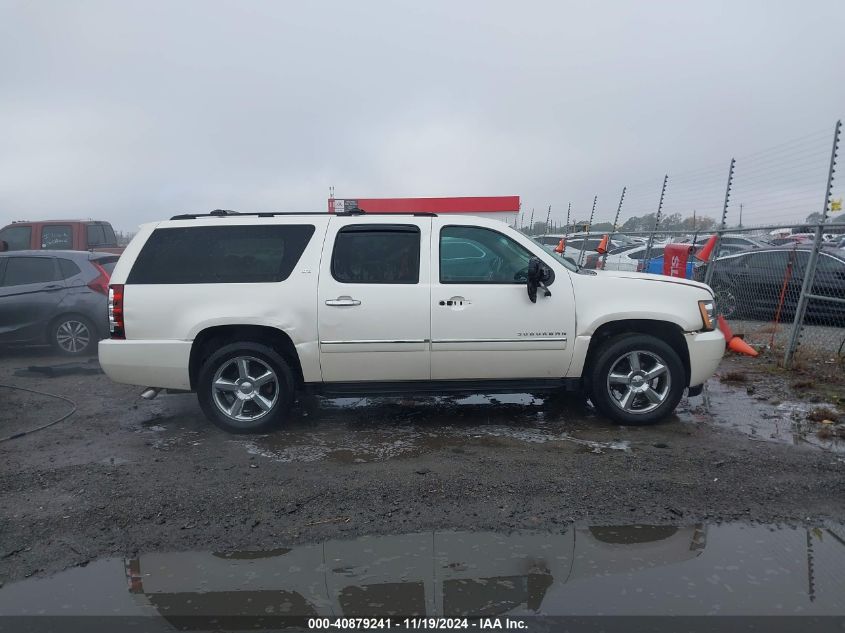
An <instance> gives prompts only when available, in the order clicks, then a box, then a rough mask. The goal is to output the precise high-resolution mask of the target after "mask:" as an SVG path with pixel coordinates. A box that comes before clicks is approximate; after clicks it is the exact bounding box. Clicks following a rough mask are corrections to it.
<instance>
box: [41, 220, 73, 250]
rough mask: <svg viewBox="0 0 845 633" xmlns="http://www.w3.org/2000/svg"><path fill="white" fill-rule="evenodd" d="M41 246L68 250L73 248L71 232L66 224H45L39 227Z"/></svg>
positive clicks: (48, 248) (49, 248)
mask: <svg viewBox="0 0 845 633" xmlns="http://www.w3.org/2000/svg"><path fill="white" fill-rule="evenodd" d="M41 248H43V249H47V250H68V249H72V248H73V232H72V230H71V227H70V225H68V224H47V225H45V226H43V227H41Z"/></svg>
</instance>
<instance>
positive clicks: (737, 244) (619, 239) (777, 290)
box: [535, 234, 845, 326]
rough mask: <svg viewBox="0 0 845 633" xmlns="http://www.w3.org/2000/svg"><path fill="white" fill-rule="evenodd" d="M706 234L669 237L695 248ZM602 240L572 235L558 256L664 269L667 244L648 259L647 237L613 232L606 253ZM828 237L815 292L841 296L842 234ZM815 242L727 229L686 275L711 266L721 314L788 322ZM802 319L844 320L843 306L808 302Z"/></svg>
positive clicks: (555, 239)
mask: <svg viewBox="0 0 845 633" xmlns="http://www.w3.org/2000/svg"><path fill="white" fill-rule="evenodd" d="M563 237H564V236H562V235H546V236H540V237H538V238H535V239H536V240H537V241H538V242H540V243H541V244H543V245H544V247H545V248H547V249H550V250H553V246H552V245H554V246H557V245H558V244H560V240H561V239H563ZM709 237H710V236H709V235H705V236H700V237H697V238H673V239H672V240H671V242H672V243H676V244H677V243H680V244H683V243H689V244H691V245H695V247H696V250H698V249H699V248H700V247H701V246H703V244H704V243H705V242H706V241H707V239H709ZM601 238H602V236H601V235H597V234H576V235H574V236H570V237H569V238H568V239H566V242H565V249H563V252H562V253H560V255H561V256H563V257H566V258H567V259H570V261H572V262H573V263H577V264H578V265H579V266H581V267H583V268H588V269H604V270H624V271H639V272H648V273H653V274H662V272H663V252H664V248H665V246H666V244H667V243H668V242H669V241H657V242H654V243H653V244H652V247H651V251H650V255H649V259H648V260H646V259H645V258H646V251H647V248H648V247H647V244H646V240H645V238H639V237H637V238H633V237H629V236H625V235H615V236H614V239H613V240H610V241H609V245H608V246H609V249H608V252H607V256H606V257H604V256H603V255H601V254H599V253H598V251H597V249H598V247H599V244H600V242H601ZM825 238H826V239H825V243H824V246H823V249H822V253H821V257H820V258H819V260H818V265H817V269H816V276H815V283H814V287H813V294H814V295H818V296H824V297H831V298H834V299H845V238H843V237H841V236H838V235H827V236H825ZM813 239H814V236H813V235H812V234H795V235H789V236H783V237H777V238H772V239H761V238H756V237H751V236H747V235H739V234H734V235H731V234H727V235H724V236H722V239H721V241H720V247H719V257H718V259H717V260H716V261H715V263H708V262H704V261H702V260H700V259H698V258H697V257H696V256H695V254H694V253H693V254H691V255H690V257H689V260H688V262H687V268H686V271H685V277H686V278H687V279H694V280H696V281H704V279H705V276H706V273H707V267H708V266H709V265H713V266H714V270H713V276H712V279H711V285H712V287H713V290H714V292H715V295H716V303H717V307H718V309H719V312H720V313H721V314H722V315H724V316H725V317H727V318H749V319H761V320H771V319H773V318H774V316H775V315H776V314H778V317H779V318H780V319H781V320H784V319H787V320H788V319H791V318H792V317H793V316H794V314H795V309H796V307H797V304H798V297H799V296H800V293H801V284H802V282H803V279H804V271H805V269H806V266H807V263H808V261H809V257H810V251H811V250H812V243H813ZM559 250H560V249H559ZM807 317H808V319H809V321H811V322H816V323H825V324H831V325H840V326H841V325H845V309H844V308H843V306H842V304H841V303H839V302H837V301H825V300H823V299H813V300H810V302H809V303H808V308H807Z"/></svg>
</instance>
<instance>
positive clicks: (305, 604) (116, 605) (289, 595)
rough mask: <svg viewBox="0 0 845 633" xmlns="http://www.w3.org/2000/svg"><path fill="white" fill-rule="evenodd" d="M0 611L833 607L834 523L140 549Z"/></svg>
mask: <svg viewBox="0 0 845 633" xmlns="http://www.w3.org/2000/svg"><path fill="white" fill-rule="evenodd" d="M0 614H2V615H12V614H17V615H38V614H46V615H81V614H85V615H108V614H122V615H155V616H161V617H163V618H164V619H165V620H167V621H170V622H171V623H178V622H179V620H180V618H190V620H189V622H190V628H193V629H218V628H221V627H222V628H224V629H225V628H227V626H228V627H231V628H240V627H236V624H238V623H236V622H235V621H234V620H233V621H231V622H229V619H230V618H235V619H237V618H254V619H257V620H250V621H249V626H243V628H252V627H253V626H256V625H257V622H260V621H265V620H267V619H268V618H269V619H270V621H271V622H272V618H274V617H279V616H282V617H284V616H314V615H321V616H388V615H394V616H399V615H401V616H409V615H447V616H459V615H474V616H480V615H504V614H510V615H536V614H540V615H602V614H608V615H611V614H626V615H656V614H660V615H706V614H718V615H787V614H791V615H842V614H845V526H836V527H832V528H816V529H790V528H772V527H766V526H754V527H749V526H742V525H736V524H732V525H716V526H709V527H707V526H702V525H693V526H685V527H683V526H682V527H677V526H620V527H603V526H594V527H589V528H573V529H568V530H565V531H563V532H561V533H538V532H522V533H514V534H509V535H503V534H495V533H484V532H482V533H469V532H449V531H443V532H423V533H416V534H405V535H391V536H374V537H364V538H359V539H355V540H350V541H340V540H332V541H326V542H324V543H320V544H314V545H303V546H299V547H294V548H290V549H288V548H281V549H276V550H272V551H268V552H234V553H232V552H229V553H219V552H218V553H207V552H180V553H149V554H143V555H140V556H138V557H136V558H131V559H126V560H118V559H109V560H103V561H98V562H95V563H92V564H91V565H89V566H87V567H85V568H76V569H71V570H68V571H66V572H63V573H60V574H57V575H55V576H53V577H50V578H45V579H35V580H26V581H22V582H19V583H14V584H11V585H8V586H6V587H4V588H2V589H0ZM227 622H228V624H227ZM264 623H265V624H267V622H266V621H265V622H264ZM182 624H183V625H184V624H185V622H184V621H183V622H182ZM239 624H240V625H243V624H245V622H244V621H240V622H239Z"/></svg>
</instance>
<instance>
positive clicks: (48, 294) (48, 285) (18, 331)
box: [0, 256, 65, 341]
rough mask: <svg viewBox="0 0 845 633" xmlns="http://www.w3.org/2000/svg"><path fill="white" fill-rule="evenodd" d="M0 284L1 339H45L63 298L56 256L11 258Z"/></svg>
mask: <svg viewBox="0 0 845 633" xmlns="http://www.w3.org/2000/svg"><path fill="white" fill-rule="evenodd" d="M5 259H6V267H5V269H4V271H3V277H2V281H1V282H0V283H2V285H0V338H2V339H3V340H6V341H30V340H33V339H42V338H44V336H45V335H46V332H47V326H48V324H49V323H50V319H52V318H53V317H54V316H55V315H56V310H57V308H58V305H59V303H60V302H61V300H62V297H63V295H64V290H65V285H64V283H63V282H62V281H60V279H59V278H60V275H59V271H58V267H57V264H56V260H55V258H53V257H37V256H35V257H33V256H27V257H8V258H5Z"/></svg>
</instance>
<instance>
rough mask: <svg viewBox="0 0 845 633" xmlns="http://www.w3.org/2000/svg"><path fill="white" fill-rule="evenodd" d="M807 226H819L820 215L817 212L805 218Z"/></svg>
mask: <svg viewBox="0 0 845 633" xmlns="http://www.w3.org/2000/svg"><path fill="white" fill-rule="evenodd" d="M804 221H805V222H806V223H807V224H819V223H821V221H822V214H821V213H819V212H818V211H813V212H812V213H811V214H810V215H808V216H807V219H805V220H804Z"/></svg>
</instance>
